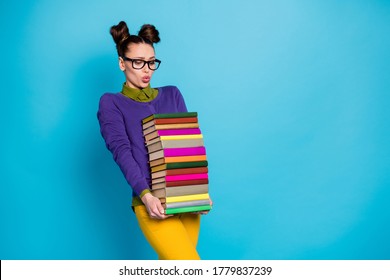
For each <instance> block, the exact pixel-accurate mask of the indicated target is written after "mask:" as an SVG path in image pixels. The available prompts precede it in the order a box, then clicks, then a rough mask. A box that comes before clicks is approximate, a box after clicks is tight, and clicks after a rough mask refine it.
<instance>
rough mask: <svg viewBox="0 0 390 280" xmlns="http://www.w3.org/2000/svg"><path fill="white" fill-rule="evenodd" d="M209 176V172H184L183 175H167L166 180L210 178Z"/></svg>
mask: <svg viewBox="0 0 390 280" xmlns="http://www.w3.org/2000/svg"><path fill="white" fill-rule="evenodd" d="M208 178H209V176H208V174H207V173H198V174H183V175H167V176H165V181H167V182H172V181H187V180H199V179H208Z"/></svg>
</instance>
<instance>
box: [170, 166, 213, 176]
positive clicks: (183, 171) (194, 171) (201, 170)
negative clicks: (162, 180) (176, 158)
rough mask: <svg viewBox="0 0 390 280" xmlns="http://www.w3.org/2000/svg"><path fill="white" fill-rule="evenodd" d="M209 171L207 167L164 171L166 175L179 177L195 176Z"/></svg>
mask: <svg viewBox="0 0 390 280" xmlns="http://www.w3.org/2000/svg"><path fill="white" fill-rule="evenodd" d="M208 172H209V169H208V168H207V166H204V167H203V166H202V167H192V168H176V169H169V170H167V171H166V174H165V175H166V176H167V175H180V174H197V173H208Z"/></svg>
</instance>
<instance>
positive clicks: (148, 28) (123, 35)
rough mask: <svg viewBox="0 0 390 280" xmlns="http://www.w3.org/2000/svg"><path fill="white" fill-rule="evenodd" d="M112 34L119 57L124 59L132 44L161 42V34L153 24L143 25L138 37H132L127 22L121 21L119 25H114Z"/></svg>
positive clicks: (111, 30)
mask: <svg viewBox="0 0 390 280" xmlns="http://www.w3.org/2000/svg"><path fill="white" fill-rule="evenodd" d="M110 33H111V36H112V38H113V39H114V42H115V44H116V50H117V52H118V56H120V57H123V56H124V55H125V52H126V51H127V49H128V47H129V45H130V44H141V43H144V44H149V45H151V46H152V47H153V44H155V43H158V42H160V37H159V32H158V30H157V29H156V27H154V25H151V24H144V25H142V27H141V29H140V31H139V32H138V35H130V32H129V28H128V27H127V24H126V22H124V21H121V22H119V23H118V24H117V25H113V26H112V27H111V29H110Z"/></svg>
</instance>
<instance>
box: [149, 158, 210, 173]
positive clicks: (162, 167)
mask: <svg viewBox="0 0 390 280" xmlns="http://www.w3.org/2000/svg"><path fill="white" fill-rule="evenodd" d="M207 166H208V161H207V160H205V161H191V162H173V163H165V164H161V165H158V166H154V167H151V171H152V172H157V171H160V170H169V169H176V168H192V167H207Z"/></svg>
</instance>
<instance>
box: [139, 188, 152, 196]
mask: <svg viewBox="0 0 390 280" xmlns="http://www.w3.org/2000/svg"><path fill="white" fill-rule="evenodd" d="M147 193H150V190H149V189H144V190H143V191H142V192H141V193H140V195H139V197H140V198H142V197H143V196H144V195H145V194H147Z"/></svg>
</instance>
